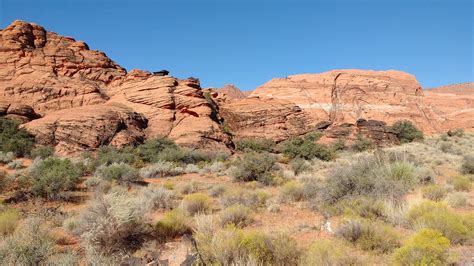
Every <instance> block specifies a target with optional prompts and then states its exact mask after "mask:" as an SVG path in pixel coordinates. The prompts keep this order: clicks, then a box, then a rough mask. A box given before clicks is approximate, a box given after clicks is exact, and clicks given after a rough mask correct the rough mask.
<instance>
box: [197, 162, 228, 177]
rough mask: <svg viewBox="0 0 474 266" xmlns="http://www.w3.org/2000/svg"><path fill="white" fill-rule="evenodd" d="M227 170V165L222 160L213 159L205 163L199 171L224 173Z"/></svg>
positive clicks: (202, 172)
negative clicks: (213, 160)
mask: <svg viewBox="0 0 474 266" xmlns="http://www.w3.org/2000/svg"><path fill="white" fill-rule="evenodd" d="M226 170H227V165H226V164H225V163H224V162H220V161H215V162H212V163H211V164H205V165H204V166H203V167H202V169H201V170H200V171H199V173H200V174H207V173H211V174H215V175H218V176H220V175H224V174H225V171H226Z"/></svg>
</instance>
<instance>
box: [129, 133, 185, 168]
mask: <svg viewBox="0 0 474 266" xmlns="http://www.w3.org/2000/svg"><path fill="white" fill-rule="evenodd" d="M178 148H179V147H178V145H176V144H175V143H174V142H173V141H172V140H170V139H168V138H166V137H159V138H156V139H151V140H147V141H145V142H144V143H143V144H142V145H139V146H138V147H137V149H136V150H137V153H138V155H139V156H140V158H142V160H143V161H144V162H148V163H149V162H157V161H159V159H158V158H157V156H158V155H159V154H160V153H161V152H162V151H163V150H165V149H178Z"/></svg>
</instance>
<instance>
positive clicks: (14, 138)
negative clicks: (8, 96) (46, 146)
mask: <svg viewBox="0 0 474 266" xmlns="http://www.w3.org/2000/svg"><path fill="white" fill-rule="evenodd" d="M19 125H20V123H19V122H17V121H14V120H11V119H7V118H3V117H0V150H1V151H4V152H13V153H15V155H16V156H25V155H28V154H30V151H31V149H32V148H33V145H34V137H33V136H32V135H31V134H30V133H28V132H27V131H26V130H24V129H22V128H19V127H18V126H19Z"/></svg>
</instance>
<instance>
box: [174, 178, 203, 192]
mask: <svg viewBox="0 0 474 266" xmlns="http://www.w3.org/2000/svg"><path fill="white" fill-rule="evenodd" d="M198 188H199V184H198V183H197V182H195V181H192V182H191V183H185V184H180V185H179V186H177V187H176V191H177V192H178V193H180V194H182V195H187V194H191V193H195V192H197V191H198Z"/></svg>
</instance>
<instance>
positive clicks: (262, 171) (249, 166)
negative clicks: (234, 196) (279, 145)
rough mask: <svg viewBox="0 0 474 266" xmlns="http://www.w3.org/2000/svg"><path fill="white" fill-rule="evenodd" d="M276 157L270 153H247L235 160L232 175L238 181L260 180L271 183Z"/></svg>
mask: <svg viewBox="0 0 474 266" xmlns="http://www.w3.org/2000/svg"><path fill="white" fill-rule="evenodd" d="M275 163H276V158H275V156H273V155H271V154H269V153H255V152H252V153H246V154H244V156H243V157H242V158H238V159H237V160H236V161H235V162H234V166H235V168H234V169H233V171H232V172H231V175H232V177H234V178H235V179H236V180H238V181H260V182H262V183H266V184H268V183H270V182H271V175H270V172H271V170H272V168H273V167H274V166H275Z"/></svg>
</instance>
